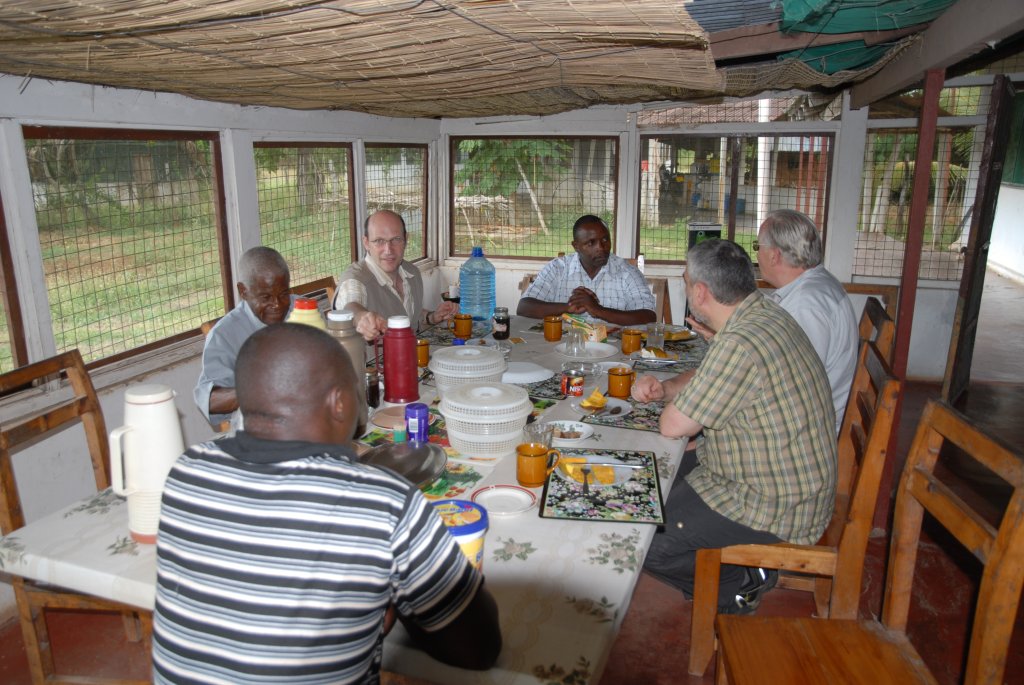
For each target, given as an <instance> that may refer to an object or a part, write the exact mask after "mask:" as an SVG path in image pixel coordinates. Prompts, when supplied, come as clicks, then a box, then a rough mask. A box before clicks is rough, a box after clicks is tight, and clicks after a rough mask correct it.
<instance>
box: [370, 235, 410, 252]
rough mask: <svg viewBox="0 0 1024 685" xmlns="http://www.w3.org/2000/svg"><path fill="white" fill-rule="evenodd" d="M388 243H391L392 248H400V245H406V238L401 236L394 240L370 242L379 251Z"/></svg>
mask: <svg viewBox="0 0 1024 685" xmlns="http://www.w3.org/2000/svg"><path fill="white" fill-rule="evenodd" d="M388 243H390V244H391V245H392V247H399V246H400V245H404V244H405V237H404V236H400V235H399V236H395V237H394V238H377V239H376V240H371V241H370V244H371V245H373V246H374V247H376V248H378V249H380V248H382V247H384V246H385V245H387V244H388Z"/></svg>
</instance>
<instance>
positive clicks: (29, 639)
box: [0, 350, 152, 684]
mask: <svg viewBox="0 0 1024 685" xmlns="http://www.w3.org/2000/svg"><path fill="white" fill-rule="evenodd" d="M61 377H64V378H66V380H67V384H69V385H70V392H69V391H68V389H67V388H63V387H62V388H60V389H59V390H55V391H54V394H55V395H60V397H61V399H60V400H59V401H58V403H57V404H56V405H51V406H49V407H48V408H47V409H45V410H43V411H39V412H35V413H33V414H30V415H29V416H26V417H21V418H19V419H18V420H16V421H13V422H10V423H5V424H4V425H3V428H2V429H0V532H2V533H3V534H4V535H10V534H11V533H14V532H15V531H17V530H18V529H19V528H22V527H23V526H24V525H25V518H24V514H23V509H22V499H23V498H22V493H21V492H20V491H19V489H18V485H17V482H16V481H15V478H14V470H13V466H12V452H14V451H15V450H17V448H19V447H21V446H23V445H25V444H28V443H32V442H34V441H36V440H38V439H39V438H41V437H43V436H45V435H47V434H50V433H53V432H56V431H60V430H63V429H64V427H66V426H68V425H71V424H73V423H76V422H80V423H81V425H82V427H83V429H84V430H85V439H86V443H87V444H88V451H89V456H90V458H91V461H92V473H93V478H94V480H95V482H96V489H97V490H98V491H99V490H104V489H106V488H107V487H109V486H110V475H109V474H110V472H109V467H110V454H109V451H108V450H109V447H108V442H107V430H106V425H105V423H104V421H103V411H102V409H101V408H100V404H99V401H98V400H97V398H96V391H95V389H94V388H93V385H92V381H91V380H90V379H89V374H88V373H86V371H85V365H84V364H83V363H82V356H81V354H79V352H78V350H72V351H71V352H65V353H64V354H61V355H58V356H56V357H51V358H50V359H46V360H44V361H41V362H36V363H35V364H30V365H28V366H24V367H22V368H20V369H15V370H14V371H10V372H8V373H5V374H3V375H0V397H6V396H11V395H14V394H16V393H17V392H20V391H22V390H24V389H26V388H28V387H30V386H32V385H33V384H37V383H43V382H47V381H50V380H56V379H58V378H61ZM68 395H70V397H68ZM10 580H11V585H12V586H13V588H14V596H15V599H16V600H17V604H18V618H19V620H20V621H21V632H22V635H23V636H24V640H25V653H26V656H27V657H28V663H29V669H30V671H31V674H32V682H33V683H37V684H38V683H43V682H66V683H70V682H92V683H98V682H119V683H128V682H148V681H127V680H116V681H109V680H106V681H105V680H100V679H96V678H81V679H79V678H75V677H72V676H64V675H58V674H57V673H56V670H55V667H54V657H53V652H52V650H51V645H50V638H49V633H48V631H47V625H46V614H47V612H48V611H51V610H62V609H63V610H69V609H70V610H82V609H87V610H95V611H107V612H117V613H119V614H121V615H122V616H123V617H124V618H125V626H126V628H127V629H128V630H129V633H130V637H132V638H134V639H142V640H143V641H144V643H145V648H146V652H147V653H148V652H149V641H150V635H151V634H152V615H151V614H150V613H149V612H143V611H141V610H139V609H136V608H134V607H130V606H128V605H125V604H120V603H118V602H113V601H109V600H105V599H99V598H96V597H91V596H89V595H84V594H80V593H77V592H73V591H69V590H64V589H62V588H59V587H55V586H52V585H44V584H40V583H35V582H33V581H30V580H25V579H22V578H19V577H17V576H10Z"/></svg>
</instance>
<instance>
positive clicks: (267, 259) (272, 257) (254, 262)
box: [238, 245, 291, 289]
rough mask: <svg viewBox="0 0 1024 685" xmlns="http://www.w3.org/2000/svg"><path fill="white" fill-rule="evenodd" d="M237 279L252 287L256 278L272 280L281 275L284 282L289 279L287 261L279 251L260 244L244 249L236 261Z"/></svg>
mask: <svg viewBox="0 0 1024 685" xmlns="http://www.w3.org/2000/svg"><path fill="white" fill-rule="evenodd" d="M238 271H239V273H238V281H239V282H240V283H242V284H243V285H245V286H246V287H247V288H250V289H251V288H253V287H254V286H255V285H256V281H257V279H269V280H273V279H274V278H276V277H279V276H283V277H284V280H285V282H288V281H289V280H290V277H291V274H290V273H289V272H288V262H286V261H284V257H282V256H281V253H280V252H278V251H277V250H275V249H274V248H272V247H267V246H265V245H260V246H259V247H254V248H252V249H249V250H246V251H245V254H243V255H242V258H241V259H240V260H239V262H238Z"/></svg>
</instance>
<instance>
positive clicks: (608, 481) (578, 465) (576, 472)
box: [559, 457, 615, 485]
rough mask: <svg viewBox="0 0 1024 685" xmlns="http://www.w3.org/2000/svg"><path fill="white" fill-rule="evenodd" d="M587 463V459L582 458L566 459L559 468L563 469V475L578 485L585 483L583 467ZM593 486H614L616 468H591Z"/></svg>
mask: <svg viewBox="0 0 1024 685" xmlns="http://www.w3.org/2000/svg"><path fill="white" fill-rule="evenodd" d="M585 463H587V460H586V459H583V458H581V457H566V458H564V459H562V462H561V464H559V468H561V469H562V473H564V474H565V475H567V476H569V477H570V478H572V479H573V480H574V481H576V482H577V483H582V482H583V468H582V465H583V464H585ZM589 482H590V483H591V484H594V483H595V482H596V483H600V484H601V485H612V484H613V483H615V468H614V467H612V466H592V467H590V480H589Z"/></svg>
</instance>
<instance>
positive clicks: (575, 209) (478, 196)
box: [451, 138, 618, 257]
mask: <svg viewBox="0 0 1024 685" xmlns="http://www.w3.org/2000/svg"><path fill="white" fill-rule="evenodd" d="M617 156H618V138H453V139H452V157H451V158H452V164H453V173H454V182H453V183H452V188H453V189H454V196H453V197H452V199H451V202H452V207H451V216H452V233H453V235H452V253H453V254H454V255H468V254H469V253H470V251H471V249H472V247H473V246H474V245H480V246H482V247H483V248H484V253H485V254H488V255H492V256H507V257H554V256H555V255H557V254H558V253H559V252H571V251H572V245H571V243H572V225H573V224H574V223H575V222H576V219H578V218H579V217H580V216H582V215H584V214H596V215H598V216H600V217H601V218H602V219H604V220H605V222H606V223H607V224H608V226H609V228H611V229H612V232H613V233H614V227H615V202H616V192H617V189H616V184H615V169H616V164H617Z"/></svg>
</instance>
